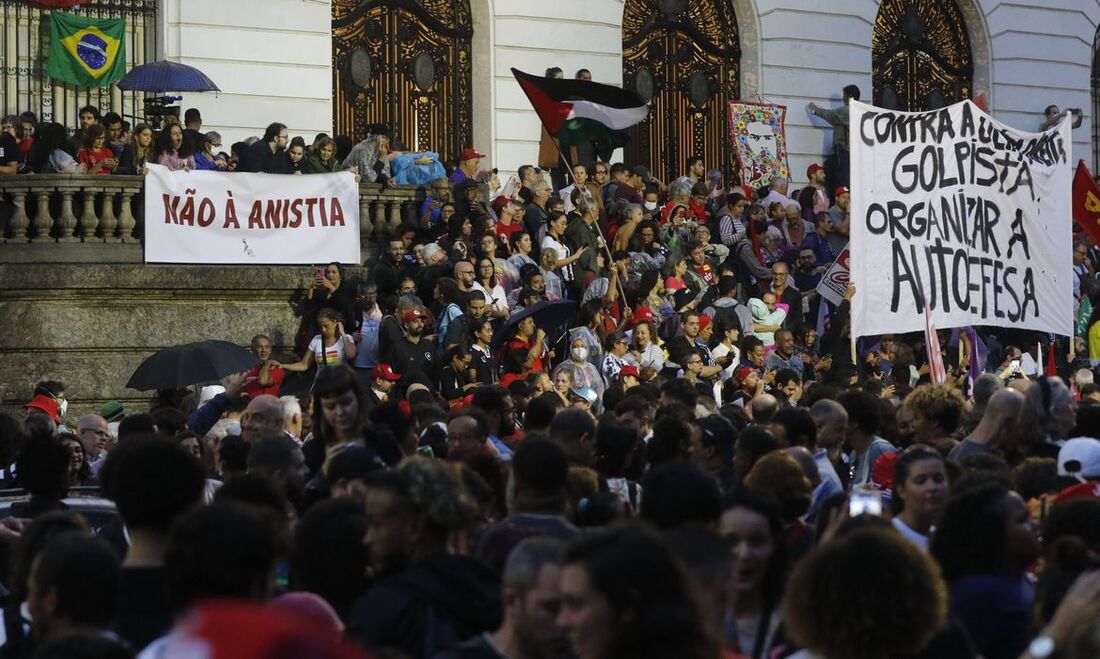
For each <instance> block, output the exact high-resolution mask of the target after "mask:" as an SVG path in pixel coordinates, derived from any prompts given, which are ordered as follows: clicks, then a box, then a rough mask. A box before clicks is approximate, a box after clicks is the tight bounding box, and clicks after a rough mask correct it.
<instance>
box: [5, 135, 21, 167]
mask: <svg viewBox="0 0 1100 659" xmlns="http://www.w3.org/2000/svg"><path fill="white" fill-rule="evenodd" d="M13 162H14V163H21V162H23V152H22V151H20V150H19V142H16V141H15V138H14V137H12V136H11V133H0V164H2V165H10V164H11V163H13Z"/></svg>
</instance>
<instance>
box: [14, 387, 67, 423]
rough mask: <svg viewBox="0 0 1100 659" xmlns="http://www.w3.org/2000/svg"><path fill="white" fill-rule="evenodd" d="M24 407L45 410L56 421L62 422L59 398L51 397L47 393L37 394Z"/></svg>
mask: <svg viewBox="0 0 1100 659" xmlns="http://www.w3.org/2000/svg"><path fill="white" fill-rule="evenodd" d="M23 409H26V410H39V411H40V412H45V413H46V414H47V415H49V417H50V418H51V419H53V422H54V423H60V422H61V414H60V413H59V408H58V404H57V400H56V399H54V398H50V397H49V396H47V395H45V394H38V395H37V396H35V397H34V398H32V399H31V402H29V403H27V404H26V405H24V406H23Z"/></svg>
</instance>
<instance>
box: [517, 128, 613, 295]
mask: <svg viewBox="0 0 1100 659" xmlns="http://www.w3.org/2000/svg"><path fill="white" fill-rule="evenodd" d="M539 121H540V123H541V121H542V119H541V118H540V119H539ZM543 127H544V128H545V124H543ZM557 146H558V158H560V159H561V161H562V162H563V163H565V171H567V172H569V180H571V181H573V187H577V185H578V183H577V177H576V176H573V164H572V163H570V162H569V159H568V158H566V157H565V150H564V149H562V148H561V142H560V141H559V142H558V145H557ZM589 210H591V209H589ZM581 221H582V222H583V221H584V220H583V218H582V219H581ZM595 225H596V231H597V232H598V233H599V234H600V240H601V241H603V251H604V253H605V254H606V255H607V264H608V269H609V270H610V269H611V268H614V267H615V258H614V256H612V254H611V246H610V245H609V244H608V243H607V236H605V235H603V229H602V228H600V222H599V219H597V220H596V222H595ZM618 282H619V294H620V295H622V296H623V308H624V309H629V308H630V304H629V303H628V302H627V300H626V289H625V288H624V287H623V280H622V278H621V277H620V278H618Z"/></svg>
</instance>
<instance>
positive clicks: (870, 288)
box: [849, 101, 1073, 336]
mask: <svg viewBox="0 0 1100 659" xmlns="http://www.w3.org/2000/svg"><path fill="white" fill-rule="evenodd" d="M849 112H850V123H849V128H850V131H851V132H850V134H851V156H852V168H851V175H852V181H851V193H852V197H851V229H850V232H851V243H850V245H849V247H850V250H851V262H850V267H851V278H852V281H853V282H854V283H855V285H856V296H855V299H854V300H853V302H852V332H853V335H855V336H868V335H873V334H885V333H897V332H912V331H919V330H923V329H924V323H925V319H924V304H925V303H927V304H928V305H929V307H930V308H931V310H932V320H933V324H934V325H935V326H936V327H938V328H940V329H946V328H950V327H965V326H968V325H999V326H1002V327H1017V328H1021V329H1032V330H1040V331H1043V332H1053V333H1056V334H1063V335H1068V334H1070V333H1071V332H1072V330H1073V292H1072V284H1071V279H1070V277H1071V269H1072V263H1071V256H1072V255H1071V250H1072V237H1071V228H1070V225H1071V222H1072V216H1071V214H1070V208H1071V204H1070V200H1071V197H1070V194H1071V193H1070V184H1071V174H1072V172H1071V170H1070V160H1071V159H1070V144H1071V139H1070V127H1069V122H1068V121H1062V122H1061V123H1060V124H1058V126H1056V127H1054V128H1051V129H1050V130H1048V131H1046V132H1043V133H1025V132H1021V131H1018V130H1015V129H1012V128H1009V127H1008V126H1005V125H1004V124H1002V123H1000V122H998V121H996V120H994V119H993V118H992V117H990V116H989V115H988V114H986V113H985V112H982V110H981V109H980V108H978V106H976V105H974V104H973V103H971V102H969V101H964V102H962V103H956V104H955V105H952V106H950V107H946V108H943V109H941V110H934V111H931V112H913V113H910V112H896V111H892V110H883V109H881V108H876V107H873V106H870V105H866V104H863V103H859V102H856V101H852V102H851V104H850V106H849Z"/></svg>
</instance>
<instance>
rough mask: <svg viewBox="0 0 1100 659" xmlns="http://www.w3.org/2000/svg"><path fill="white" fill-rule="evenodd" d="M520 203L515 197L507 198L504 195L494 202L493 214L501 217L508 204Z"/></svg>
mask: <svg viewBox="0 0 1100 659" xmlns="http://www.w3.org/2000/svg"><path fill="white" fill-rule="evenodd" d="M518 203H519V202H518V201H516V199H515V197H505V196H504V195H500V196H499V197H497V198H496V199H494V200H493V212H495V213H496V214H497V215H500V211H502V210H504V207H505V206H507V205H508V204H518Z"/></svg>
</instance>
